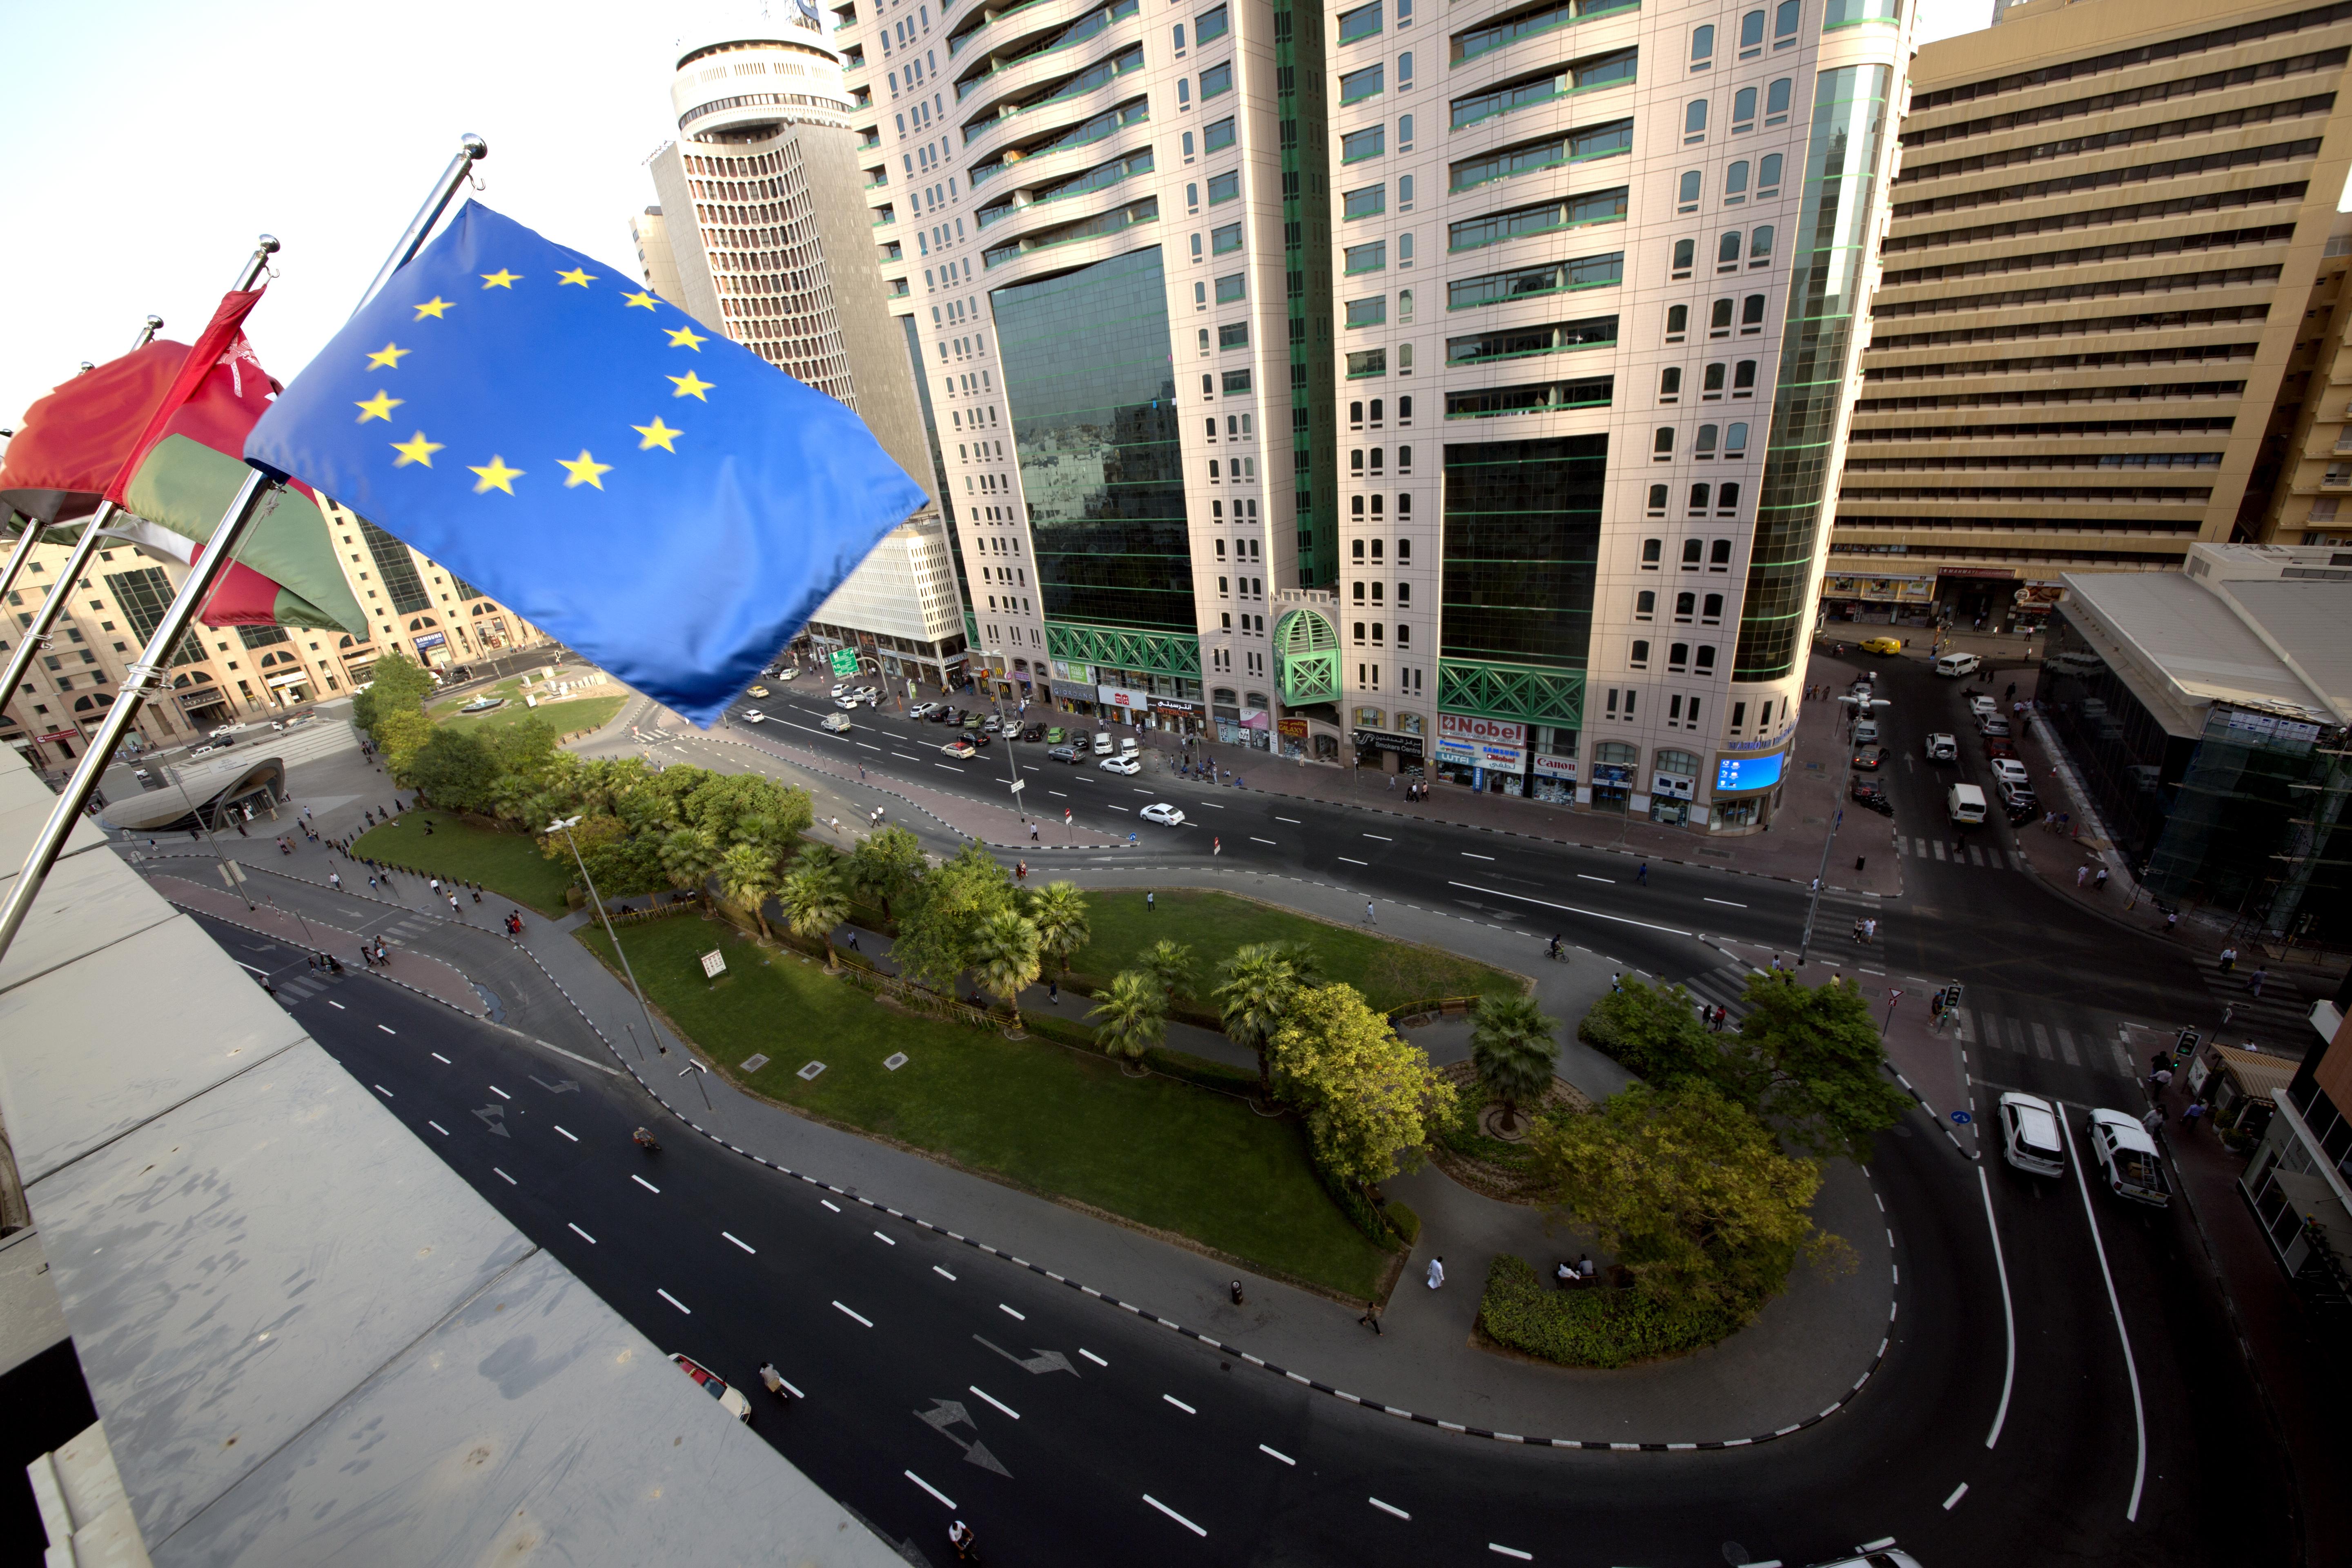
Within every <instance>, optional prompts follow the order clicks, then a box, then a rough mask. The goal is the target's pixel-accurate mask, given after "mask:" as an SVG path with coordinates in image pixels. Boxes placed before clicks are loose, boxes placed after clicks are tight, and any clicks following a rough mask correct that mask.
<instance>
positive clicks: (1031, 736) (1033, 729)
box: [1021, 724, 1045, 745]
mask: <svg viewBox="0 0 2352 1568" xmlns="http://www.w3.org/2000/svg"><path fill="white" fill-rule="evenodd" d="M1021 738H1022V739H1023V740H1024V741H1026V742H1029V743H1030V744H1032V745H1034V744H1035V743H1036V742H1039V741H1042V740H1044V739H1045V725H1043V724H1032V725H1030V726H1029V728H1027V729H1026V730H1024V731H1021Z"/></svg>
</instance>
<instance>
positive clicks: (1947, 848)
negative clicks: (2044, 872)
mask: <svg viewBox="0 0 2352 1568" xmlns="http://www.w3.org/2000/svg"><path fill="white" fill-rule="evenodd" d="M1895 853H1897V854H1898V855H1908V856H1910V857H1912V858H1915V859H1919V860H1942V861H1945V862H1947V863H1948V864H1951V865H1955V866H1981V867H1984V868H1988V869H1990V870H1994V871H2031V870H2032V869H2033V868H2032V865H2031V864H2030V863H2029V862H2028V861H2027V860H2026V858H2025V857H2024V856H2023V855H2022V854H2021V853H2020V852H2019V851H2017V850H2014V849H2003V848H2001V847H2000V846H1999V845H1997V844H1978V843H1974V842H1972V841H1969V840H1962V841H1961V842H1959V843H1956V844H1947V843H1946V842H1945V841H1944V840H1942V839H1940V838H1920V837H1908V838H1906V837H1904V836H1903V835H1902V834H1900V833H1898V834H1896V835H1895Z"/></svg>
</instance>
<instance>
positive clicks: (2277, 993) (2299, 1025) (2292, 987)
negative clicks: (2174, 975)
mask: <svg viewBox="0 0 2352 1568" xmlns="http://www.w3.org/2000/svg"><path fill="white" fill-rule="evenodd" d="M2232 945H2234V946H2235V947H2236V950H2237V952H2238V959H2237V962H2236V963H2234V964H2232V965H2231V967H2229V968H2228V969H2224V968H2223V967H2222V964H2221V951H2220V949H2218V948H2217V949H2215V950H2214V951H2213V952H2204V953H2199V954H2197V955H2196V957H2195V959H2194V961H2193V962H2194V963H2196V966H2197V975H2198V978H2199V979H2200V980H2202V981H2203V982H2204V983H2205V989H2206V991H2207V993H2208V994H2210V995H2211V996H2212V998H2213V1009H2214V1010H2213V1012H2212V1014H2211V1015H2210V1016H2208V1017H2207V1018H2205V1019H2201V1020H2198V1021H2197V1022H2198V1026H2199V1027H2200V1029H2202V1030H2204V1031H2206V1035H2207V1037H2208V1038H2209V1039H2216V1040H2219V1041H2221V1043H2222V1044H2223V1045H2238V1044H2241V1043H2243V1042H2245V1041H2249V1040H2262V1041H2267V1042H2270V1043H2272V1044H2274V1045H2285V1046H2295V1047H2300V1046H2303V1045H2305V1044H2306V1043H2308V1041H2309V1038H2310V1035H2311V1024H2310V1021H2309V1019H2310V1012H2311V1004H2310V1002H2309V1001H2308V1000H2307V999H2306V998H2305V995H2304V994H2303V991H2302V989H2301V987H2300V986H2299V985H2298V984H2297V983H2296V979H2295V977H2294V976H2293V975H2291V974H2287V973H2282V972H2281V971H2279V970H2277V969H2273V968H2271V967H2269V963H2268V960H2267V958H2266V956H2265V955H2264V954H2263V953H2262V952H2260V951H2258V950H2256V949H2255V948H2254V947H2253V946H2252V943H2236V944H2232ZM2258 974H2259V975H2260V976H2261V977H2262V978H2261V981H2260V984H2259V988H2257V983H2256V980H2255V976H2256V975H2258Z"/></svg>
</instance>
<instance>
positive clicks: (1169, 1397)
mask: <svg viewBox="0 0 2352 1568" xmlns="http://www.w3.org/2000/svg"><path fill="white" fill-rule="evenodd" d="M1160 1398H1162V1399H1164V1400H1166V1401H1167V1402H1168V1403H1169V1404H1171V1405H1174V1406H1175V1407H1176V1408H1177V1409H1179V1410H1181V1411H1182V1412H1183V1413H1184V1414H1185V1415H1199V1414H1201V1413H1200V1412H1199V1411H1197V1410H1195V1409H1193V1408H1192V1406H1191V1405H1187V1404H1185V1403H1184V1402H1183V1401H1182V1400H1181V1399H1179V1398H1177V1397H1176V1396H1175V1395H1174V1394H1161V1395H1160Z"/></svg>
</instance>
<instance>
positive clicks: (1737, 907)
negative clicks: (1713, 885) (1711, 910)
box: [1707, 899, 1748, 910]
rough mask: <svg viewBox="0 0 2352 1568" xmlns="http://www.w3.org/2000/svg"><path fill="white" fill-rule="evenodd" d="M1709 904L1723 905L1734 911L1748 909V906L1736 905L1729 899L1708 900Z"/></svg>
mask: <svg viewBox="0 0 2352 1568" xmlns="http://www.w3.org/2000/svg"><path fill="white" fill-rule="evenodd" d="M1707 902H1708V903H1710V904H1721V905H1723V906H1724V907H1725V908H1726V909H1732V910H1744V909H1746V908H1747V907H1748V906H1747V905H1746V904H1735V903H1733V902H1732V901H1731V900H1729V899H1709V900H1707Z"/></svg>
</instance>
